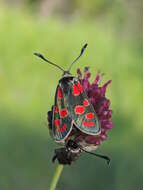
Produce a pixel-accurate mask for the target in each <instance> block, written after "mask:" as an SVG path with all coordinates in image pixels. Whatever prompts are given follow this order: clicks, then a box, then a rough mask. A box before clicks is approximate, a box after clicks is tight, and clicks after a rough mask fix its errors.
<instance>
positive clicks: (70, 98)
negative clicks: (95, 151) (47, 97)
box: [66, 78, 101, 135]
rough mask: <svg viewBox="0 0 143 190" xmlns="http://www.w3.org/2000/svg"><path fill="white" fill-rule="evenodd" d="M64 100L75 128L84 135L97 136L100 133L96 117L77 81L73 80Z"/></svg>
mask: <svg viewBox="0 0 143 190" xmlns="http://www.w3.org/2000/svg"><path fill="white" fill-rule="evenodd" d="M66 99H67V100H66V101H67V102H68V107H67V110H68V112H69V113H70V116H71V118H72V120H73V122H74V124H75V126H76V127H77V128H78V129H79V130H81V131H82V132H84V133H86V134H89V135H98V134H99V133H100V132H101V130H100V123H99V120H98V117H97V115H96V113H95V111H94V108H93V106H92V104H90V102H89V101H88V97H87V95H86V93H85V91H84V90H83V86H82V85H81V82H80V81H79V80H78V79H76V78H73V81H72V84H71V87H70V88H69V89H68V95H67V96H66Z"/></svg>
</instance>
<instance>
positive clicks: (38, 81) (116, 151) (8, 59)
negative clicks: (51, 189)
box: [0, 7, 143, 190]
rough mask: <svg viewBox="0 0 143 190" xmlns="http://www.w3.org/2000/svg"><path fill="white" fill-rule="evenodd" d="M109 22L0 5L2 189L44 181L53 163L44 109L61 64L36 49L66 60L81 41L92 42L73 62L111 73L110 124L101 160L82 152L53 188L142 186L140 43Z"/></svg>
mask: <svg viewBox="0 0 143 190" xmlns="http://www.w3.org/2000/svg"><path fill="white" fill-rule="evenodd" d="M112 29H113V28H112V27H111V26H110V25H106V26H105V27H101V26H100V25H99V24H97V23H95V22H94V21H90V20H85V21H83V20H72V21H69V22H63V21H61V20H59V19H57V18H52V19H51V18H50V19H48V20H43V19H40V18H37V17H36V16H35V17H34V16H31V15H30V14H28V13H26V12H25V11H21V12H20V11H12V10H11V9H8V8H3V7H1V8H0V92H1V93H0V126H1V127H0V150H1V154H0V155H1V156H0V189H2V190H7V189H8V190H9V189H12V190H18V189H21V190H25V189H27V190H28V189H30V190H32V189H34V190H38V189H48V186H49V183H50V180H51V178H52V175H53V172H54V169H55V165H53V164H52V163H51V158H52V155H53V150H54V147H55V144H54V142H53V141H52V139H51V138H50V137H49V134H48V129H47V128H46V112H47V111H48V110H49V109H50V107H51V105H52V104H53V100H54V93H55V88H56V85H57V82H58V80H59V79H60V77H61V73H60V71H58V70H56V69H55V68H53V67H51V66H50V65H47V64H46V63H43V62H42V61H41V60H39V59H37V58H36V57H34V56H33V53H34V52H37V51H39V52H41V53H44V54H45V55H47V57H48V58H49V59H50V60H52V61H54V62H56V63H58V64H59V65H60V66H62V67H64V68H67V67H68V66H69V64H70V63H71V61H72V60H73V58H75V56H77V54H78V53H79V51H80V48H81V46H82V45H83V44H84V43H85V42H87V43H88V44H89V47H88V48H87V51H86V52H85V55H84V56H83V57H82V58H81V60H80V61H79V62H78V63H76V64H75V65H74V66H73V68H72V73H73V74H74V75H76V69H77V68H78V67H81V68H82V69H83V68H84V66H90V68H91V71H92V79H93V76H94V75H95V73H96V72H97V71H98V70H100V71H102V72H104V73H105V74H106V75H105V76H104V78H103V81H106V80H108V79H112V84H111V86H110V87H109V88H108V92H107V95H108V97H110V99H111V102H112V103H111V107H112V109H113V110H114V116H113V117H114V118H113V121H114V124H115V128H114V129H113V130H112V131H111V132H109V133H110V134H109V141H106V142H105V143H103V144H102V146H101V147H100V149H99V151H98V152H102V153H104V152H105V154H109V155H110V156H111V157H112V163H111V166H110V168H108V167H107V166H106V165H105V163H104V162H103V161H102V160H98V159H96V158H93V157H91V156H89V155H83V156H81V158H80V159H79V160H78V161H77V162H76V164H73V166H70V167H65V170H64V173H63V176H62V178H61V181H60V183H59V185H58V188H57V189H63V190H64V189H89V188H90V187H92V189H93V188H94V189H105V188H106V189H116V190H122V189H130V190H131V189H139V188H141V187H142V186H141V185H142V173H143V165H142V159H143V155H142V138H143V135H142V134H143V127H142V126H143V120H142V114H143V110H142V106H141V105H142V104H141V102H142V94H143V88H142V83H143V75H142V71H143V64H142V58H143V55H142V53H140V52H141V51H142V47H140V48H139V47H138V46H137V42H136V41H134V40H132V39H126V38H121V37H119V36H118V35H117V33H115V32H114V30H112Z"/></svg>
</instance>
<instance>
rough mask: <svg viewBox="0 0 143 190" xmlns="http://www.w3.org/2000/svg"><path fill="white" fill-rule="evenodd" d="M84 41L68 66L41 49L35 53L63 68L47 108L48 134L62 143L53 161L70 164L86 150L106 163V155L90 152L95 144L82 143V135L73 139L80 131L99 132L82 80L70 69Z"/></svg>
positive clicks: (82, 51)
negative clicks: (50, 58)
mask: <svg viewBox="0 0 143 190" xmlns="http://www.w3.org/2000/svg"><path fill="white" fill-rule="evenodd" d="M86 47H87V44H85V45H84V46H83V47H82V49H81V52H80V54H79V56H78V57H77V58H76V59H75V60H74V61H73V62H72V64H71V65H70V66H69V68H68V69H67V70H64V69H63V68H61V67H60V66H59V65H56V64H55V63H53V62H51V61H49V60H48V59H47V58H45V57H44V56H43V55H42V54H40V53H34V55H36V56H38V57H39V58H41V59H43V60H44V61H46V62H48V63H49V64H51V65H53V66H55V67H57V68H58V69H60V70H61V71H62V72H63V75H62V77H61V79H60V80H59V83H58V85H57V88H56V93H55V101H54V106H53V107H52V111H49V112H48V121H49V129H50V134H51V135H52V137H53V139H54V140H55V142H57V143H60V144H62V145H63V147H62V148H59V149H56V150H55V155H54V156H53V159H52V161H53V162H54V161H55V160H56V159H57V160H58V161H59V163H60V164H71V163H72V162H73V161H75V160H76V159H78V158H79V156H80V155H81V153H82V152H83V151H84V152H87V153H90V154H93V155H95V156H98V157H101V158H104V159H106V160H107V163H108V164H109V162H110V159H109V158H108V157H107V156H104V155H99V154H96V153H93V152H91V151H93V150H94V149H96V147H95V146H93V147H92V146H91V145H88V144H87V143H85V141H84V138H83V139H81V140H79V139H78V140H76V136H77V134H79V133H82V134H88V135H93V136H97V135H99V134H100V133H101V127H100V122H99V119H98V117H97V114H96V113H95V111H94V108H93V106H92V104H91V103H90V102H89V100H88V96H87V94H86V93H85V91H84V89H83V86H82V84H81V81H80V78H76V77H74V76H72V74H71V73H70V70H71V67H72V65H73V64H74V63H75V62H76V61H77V60H78V59H79V58H80V57H81V56H82V55H83V53H84V50H85V49H86Z"/></svg>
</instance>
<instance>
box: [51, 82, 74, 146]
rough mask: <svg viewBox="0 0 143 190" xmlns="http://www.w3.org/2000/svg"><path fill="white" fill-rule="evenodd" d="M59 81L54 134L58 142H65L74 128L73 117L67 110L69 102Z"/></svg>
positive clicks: (53, 118) (54, 110)
mask: <svg viewBox="0 0 143 190" xmlns="http://www.w3.org/2000/svg"><path fill="white" fill-rule="evenodd" d="M65 100H66V99H65V96H64V93H63V89H62V86H61V83H60V82H59V84H58V86H57V89H56V94H55V104H54V106H53V116H52V136H53V138H54V140H55V141H56V142H63V143H64V141H65V139H66V138H67V136H68V135H69V133H70V131H71V130H72V118H71V117H70V115H69V113H68V111H67V102H66V101H65Z"/></svg>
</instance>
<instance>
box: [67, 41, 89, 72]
mask: <svg viewBox="0 0 143 190" xmlns="http://www.w3.org/2000/svg"><path fill="white" fill-rule="evenodd" d="M87 45H88V44H87V43H86V44H85V45H84V46H83V47H82V49H81V52H80V54H79V56H78V57H77V58H76V59H75V60H74V61H73V62H72V64H71V65H70V66H69V69H68V71H70V70H71V67H72V66H73V64H74V63H75V62H76V61H77V60H78V59H79V58H80V57H81V56H82V55H83V53H84V50H85V49H86V47H87Z"/></svg>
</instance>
